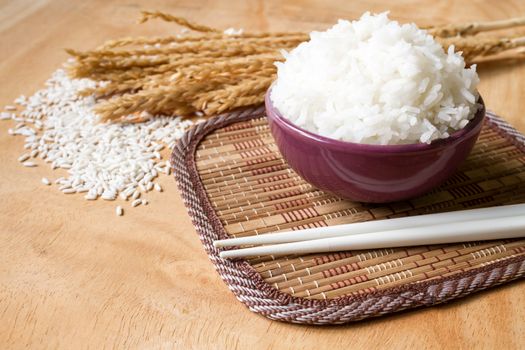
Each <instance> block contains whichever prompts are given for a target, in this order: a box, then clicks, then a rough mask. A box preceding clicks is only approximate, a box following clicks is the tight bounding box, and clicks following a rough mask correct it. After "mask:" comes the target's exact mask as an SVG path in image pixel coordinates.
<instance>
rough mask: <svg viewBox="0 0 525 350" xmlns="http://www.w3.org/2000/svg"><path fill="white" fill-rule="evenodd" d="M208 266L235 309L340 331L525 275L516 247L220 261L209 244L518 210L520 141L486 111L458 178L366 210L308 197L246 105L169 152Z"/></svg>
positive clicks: (257, 112) (497, 244) (524, 149)
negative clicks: (491, 209) (463, 212)
mask: <svg viewBox="0 0 525 350" xmlns="http://www.w3.org/2000/svg"><path fill="white" fill-rule="evenodd" d="M172 163H173V168H174V171H175V177H176V179H177V182H178V186H179V189H180V191H181V193H182V197H183V199H184V201H185V204H186V206H187V209H188V213H189V215H190V216H191V218H192V220H193V223H194V225H195V227H196V229H197V232H198V234H199V235H200V238H201V241H202V243H203V245H204V248H205V249H206V251H207V253H208V255H209V257H210V259H211V261H212V262H213V264H214V265H215V267H216V269H217V271H218V272H219V274H220V276H221V277H222V279H223V280H224V281H225V282H226V284H227V285H228V287H229V288H230V290H231V291H232V292H233V293H234V294H235V296H236V297H237V299H238V300H240V301H241V302H242V303H244V304H245V305H246V306H248V308H249V309H250V310H252V311H254V312H256V313H260V314H262V315H264V316H266V317H268V318H271V319H274V320H280V321H288V322H294V323H306V324H339V323H345V322H350V321H356V320H361V319H365V318H368V317H373V316H379V315H384V314H389V313H392V312H396V311H400V310H404V309H408V308H413V307H418V306H429V305H434V304H438V303H442V302H446V301H449V300H452V299H456V298H460V297H463V296H466V295H468V294H471V293H474V292H476V291H479V290H482V289H486V288H489V287H491V286H495V285H498V284H501V283H505V282H508V281H511V280H514V279H517V278H519V277H522V276H523V275H524V274H525V239H515V240H501V241H488V242H469V243H464V244H450V245H434V246H419V247H407V248H395V249H379V250H367V251H346V252H340V253H331V254H316V255H306V256H288V257H273V256H262V257H258V258H252V259H247V260H237V261H229V260H225V259H221V258H220V257H219V250H218V249H216V248H215V247H213V244H212V243H213V240H215V239H222V238H227V237H241V236H246V235H255V234H261V233H265V232H270V231H278V230H289V229H301V228H307V227H319V226H328V225H337V224H344V223H351V222H359V221H366V220H375V219H387V218H392V217H399V216H406V215H418V214H425V213H434V212H443V211H452V210H460V209H466V208H477V207H485V206H495V205H502V204H512V203H521V202H525V186H524V184H525V137H524V136H522V135H521V134H520V133H519V132H517V131H516V130H515V129H513V128H512V127H510V126H509V125H508V124H506V123H505V122H504V121H502V120H501V119H500V118H498V117H497V116H495V115H493V114H491V113H488V115H487V118H486V121H485V124H484V127H483V130H482V133H481V135H480V137H479V140H478V142H477V144H476V146H475V148H474V150H473V151H472V153H471V155H470V156H469V158H468V160H467V161H466V162H465V163H464V164H463V165H462V166H461V168H460V170H459V171H458V172H457V173H456V175H455V176H453V177H452V178H451V179H450V180H448V181H447V182H446V183H445V184H443V185H442V186H440V187H439V188H437V189H435V190H433V191H432V192H430V193H428V194H426V195H424V196H421V197H418V198H415V199H412V200H409V201H403V202H396V203H390V204H388V205H377V204H376V205H370V204H364V203H359V202H351V201H347V200H342V199H340V198H337V197H335V196H333V195H330V194H327V193H324V192H322V191H319V190H316V189H315V188H313V187H312V186H311V185H310V184H308V183H306V182H305V181H304V180H302V179H301V178H300V177H299V176H297V174H295V173H294V172H293V170H291V169H290V168H289V167H288V165H287V164H286V162H285V161H284V160H283V159H282V157H281V155H280V153H279V151H278V149H277V147H276V145H275V144H274V141H273V138H272V136H271V134H270V131H269V127H268V124H267V121H266V118H265V115H264V108H263V107H259V108H253V109H247V110H243V111H237V112H234V113H230V114H225V115H221V116H218V117H215V118H213V119H209V120H208V121H206V122H203V123H201V124H198V125H197V126H196V127H195V128H193V129H192V130H190V131H188V132H187V133H186V134H185V136H184V137H183V138H182V139H181V141H180V142H179V143H178V145H177V147H176V148H175V150H174V152H173V155H172Z"/></svg>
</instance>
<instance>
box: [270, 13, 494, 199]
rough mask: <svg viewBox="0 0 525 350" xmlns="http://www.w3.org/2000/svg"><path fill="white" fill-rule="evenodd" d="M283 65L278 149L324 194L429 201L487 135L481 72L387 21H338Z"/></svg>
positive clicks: (417, 32) (275, 92)
mask: <svg viewBox="0 0 525 350" xmlns="http://www.w3.org/2000/svg"><path fill="white" fill-rule="evenodd" d="M284 55H285V61H284V62H279V63H277V67H278V72H277V79H276V81H275V82H274V83H273V85H272V86H271V88H270V89H269V90H268V92H267V94H266V98H265V103H266V114H267V117H268V121H269V124H270V129H271V132H272V135H273V137H274V139H275V141H276V144H277V146H278V148H279V150H280V152H281V153H282V155H283V157H284V158H285V159H286V161H287V162H288V164H289V165H290V167H291V168H292V169H294V170H295V171H296V172H297V173H298V174H299V175H300V176H301V177H303V178H304V179H305V180H306V181H308V182H309V183H311V184H312V185H314V186H316V187H317V188H319V189H321V190H324V191H328V192H331V193H334V194H336V195H338V196H341V197H344V198H347V199H351V200H355V201H362V202H373V203H374V202H375V203H383V202H392V201H398V200H404V199H408V198H412V197H415V196H418V195H421V194H424V193H426V192H428V191H430V190H431V189H433V188H435V187H436V186H438V185H440V184H441V183H443V182H444V181H445V180H447V179H448V178H450V177H451V176H452V175H453V174H454V173H455V171H456V169H457V168H458V166H459V165H460V164H461V163H462V162H463V161H464V160H465V159H466V158H467V156H468V155H469V153H470V151H471V150H472V148H473V146H474V144H475V142H476V140H477V138H478V135H479V133H480V131H481V127H482V124H483V119H484V116H485V106H484V103H483V100H482V98H481V96H480V95H479V93H478V92H477V89H476V87H477V84H478V83H479V78H478V76H477V73H476V66H475V65H473V66H471V67H468V68H467V67H466V65H465V62H464V59H463V57H462V56H461V54H460V53H457V52H454V47H452V46H451V47H449V48H448V50H447V51H445V50H444V49H443V48H442V47H441V45H439V43H437V42H436V41H435V40H434V38H433V37H432V36H430V35H429V34H427V33H426V31H424V30H421V29H419V28H417V26H416V25H415V24H402V25H401V24H399V23H398V22H396V21H392V20H390V19H389V18H388V15H387V13H382V14H379V15H371V14H368V13H366V14H364V15H363V16H362V17H361V18H360V19H359V20H357V21H352V22H349V21H341V20H340V21H339V22H338V23H337V24H336V25H335V26H333V27H332V28H330V29H329V30H327V31H325V32H312V33H311V34H310V40H309V41H307V42H304V43H302V44H301V45H299V46H298V47H297V48H295V49H294V50H292V51H291V52H289V53H284Z"/></svg>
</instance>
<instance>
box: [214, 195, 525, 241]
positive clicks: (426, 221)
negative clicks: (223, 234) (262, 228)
mask: <svg viewBox="0 0 525 350" xmlns="http://www.w3.org/2000/svg"><path fill="white" fill-rule="evenodd" d="M519 215H524V216H525V204H515V205H505V206H499V207H491V208H481V209H469V210H459V211H453V212H448V213H438V214H428V215H418V216H410V217H404V218H396V219H387V220H376V221H367V222H358V223H353V224H345V225H336V226H328V227H318V228H311V229H305V230H298V231H286V232H278V233H265V234H262V235H257V236H249V237H239V238H230V239H221V240H216V241H214V242H213V244H214V246H215V247H232V246H240V245H258V244H278V243H289V242H300V241H307V240H313V239H321V238H329V237H339V236H348V235H353V234H362V233H371V232H378V231H386V230H388V231H390V230H398V229H402V228H410V227H420V226H430V225H436V224H444V223H450V222H461V221H469V220H476V219H489V218H497V217H506V216H519Z"/></svg>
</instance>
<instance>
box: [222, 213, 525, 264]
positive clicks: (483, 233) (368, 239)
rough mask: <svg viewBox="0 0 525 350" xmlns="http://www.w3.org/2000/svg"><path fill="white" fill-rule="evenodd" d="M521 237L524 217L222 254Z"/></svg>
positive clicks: (305, 251) (238, 255)
mask: <svg viewBox="0 0 525 350" xmlns="http://www.w3.org/2000/svg"><path fill="white" fill-rule="evenodd" d="M518 237H525V216H523V215H521V216H513V217H498V218H490V219H483V220H470V221H464V222H450V223H445V224H437V225H431V226H425V227H421V226H420V227H411V228H404V229H398V230H388V231H380V232H373V233H366V234H357V235H351V236H342V237H332V238H323V239H316V240H309V241H304V242H292V243H283V244H276V245H267V246H261V247H253V248H245V249H236V250H226V251H223V252H221V253H220V257H221V258H241V257H248V256H260V255H274V256H276V255H288V254H309V253H323V252H333V251H341V250H359V249H376V248H392V247H405V246H414V245H429V244H444V243H456V242H468V241H483V240H492V239H506V238H518Z"/></svg>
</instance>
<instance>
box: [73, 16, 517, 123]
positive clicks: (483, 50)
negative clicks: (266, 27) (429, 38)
mask: <svg viewBox="0 0 525 350" xmlns="http://www.w3.org/2000/svg"><path fill="white" fill-rule="evenodd" d="M142 15H143V17H142V19H141V20H140V22H141V23H143V22H146V21H149V20H151V19H161V20H164V21H168V22H173V23H176V24H178V25H180V26H182V27H185V28H187V29H189V30H191V31H193V32H194V33H193V34H181V35H176V36H166V37H152V38H145V37H137V38H122V39H117V40H111V41H108V42H106V43H104V44H103V45H102V46H100V47H99V48H97V49H96V50H92V51H86V52H79V51H75V50H67V52H68V53H69V54H70V55H71V56H73V57H74V58H75V61H74V63H73V64H71V66H70V68H69V72H70V74H71V76H72V77H76V78H90V79H93V80H95V81H99V82H101V84H99V86H98V87H97V88H95V89H91V90H86V91H84V93H85V94H94V95H95V96H96V97H97V98H98V105H97V107H96V111H97V112H98V113H99V115H100V116H101V118H102V120H112V121H119V120H125V121H142V120H144V115H155V114H160V113H162V114H167V115H184V116H191V115H194V114H196V113H197V114H200V113H203V114H204V115H207V116H211V115H214V114H217V113H221V112H224V111H229V110H232V109H235V108H239V107H246V106H250V105H255V104H259V103H261V102H262V101H263V99H264V93H265V91H266V90H267V89H268V87H269V86H270V84H271V83H272V81H273V79H274V78H275V74H276V68H275V65H274V63H275V62H276V61H279V60H282V55H281V53H280V52H281V50H291V49H293V48H294V47H296V46H297V45H298V44H299V43H301V42H303V41H306V40H308V34H307V33H293V32H289V33H287V32H276V33H267V32H263V33H235V32H232V33H225V32H223V31H221V30H218V29H215V28H211V27H208V26H204V25H201V24H196V23H193V22H190V21H188V20H187V19H185V18H181V17H176V16H172V15H169V14H165V13H161V12H147V11H145V12H143V13H142ZM522 25H525V18H515V19H509V20H501V21H493V22H480V23H476V22H475V23H466V24H459V25H452V24H450V25H445V26H433V27H427V28H426V29H427V30H428V32H429V33H431V34H432V35H433V36H434V37H435V38H436V39H437V40H438V41H439V42H440V43H441V45H443V47H444V48H445V49H446V48H448V47H449V46H450V45H454V46H455V49H456V50H457V51H462V52H463V56H464V57H465V60H466V61H467V63H474V62H476V60H477V59H479V58H484V57H487V56H492V55H496V54H499V53H501V52H505V51H509V50H513V49H516V48H518V47H522V46H525V37H508V38H498V37H492V36H487V35H481V36H478V35H477V34H479V33H482V32H489V31H493V30H500V29H508V28H514V27H518V26H522ZM142 112H147V113H142Z"/></svg>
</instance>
